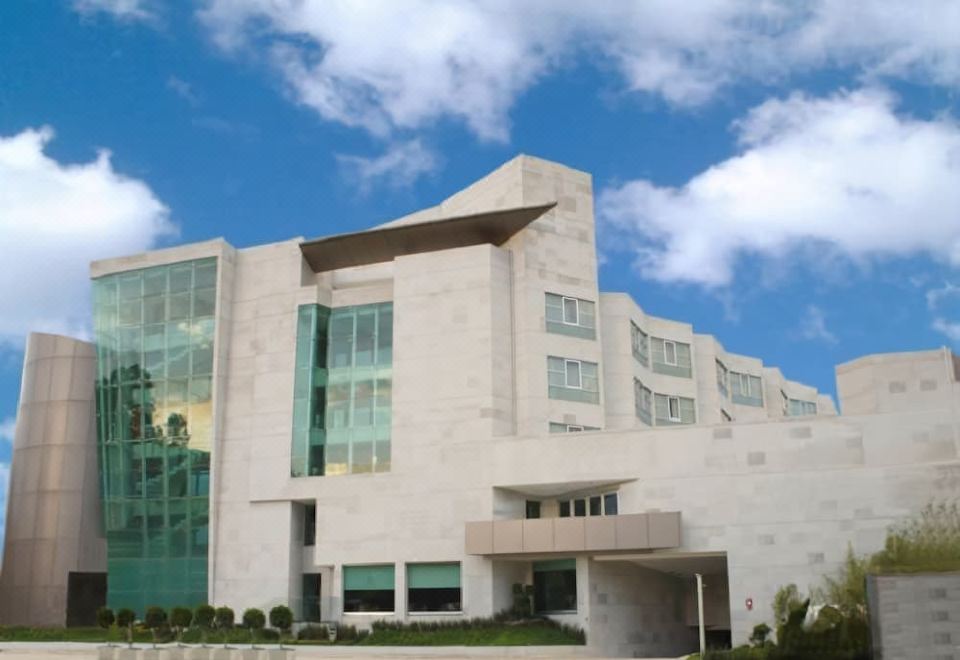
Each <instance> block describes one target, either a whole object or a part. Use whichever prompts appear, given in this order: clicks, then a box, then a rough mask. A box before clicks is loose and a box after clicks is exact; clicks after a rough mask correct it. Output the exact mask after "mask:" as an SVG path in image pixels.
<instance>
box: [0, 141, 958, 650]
mask: <svg viewBox="0 0 960 660" xmlns="http://www.w3.org/2000/svg"><path fill="white" fill-rule="evenodd" d="M542 204H554V206H553V207H552V208H551V209H550V210H547V211H545V212H544V213H543V214H542V215H541V216H540V217H539V218H537V219H536V220H534V221H532V222H531V223H530V224H528V225H526V226H525V227H524V228H522V229H519V230H518V231H516V232H515V233H513V235H512V236H511V237H510V238H509V239H508V240H506V241H505V242H502V243H499V244H494V243H491V242H488V241H483V240H476V241H469V240H466V239H464V240H462V241H460V243H459V244H456V245H450V246H448V247H445V248H442V249H433V250H429V251H417V250H416V249H414V248H416V246H411V245H407V244H401V243H402V241H400V240H399V239H397V238H396V236H398V235H399V234H398V233H397V232H400V231H402V230H403V228H404V227H412V226H416V225H417V223H423V222H434V221H444V220H445V219H449V218H452V217H457V216H464V215H470V214H477V213H488V212H492V211H503V210H508V209H515V208H519V207H531V206H539V205H542ZM388 229H389V231H388ZM377 232H380V233H379V234H378V233H377ZM377 236H379V237H381V238H382V240H383V241H384V244H385V245H388V246H389V247H390V248H391V249H394V250H395V251H396V254H395V256H394V257H393V258H392V259H390V260H387V261H382V262H379V263H372V264H368V265H362V266H355V267H351V268H343V269H340V270H334V271H323V270H322V268H321V269H318V270H317V271H314V269H313V268H311V267H310V266H309V265H308V264H307V262H306V260H305V259H304V256H303V254H302V251H301V250H302V247H301V246H302V243H303V241H302V239H292V240H289V241H284V242H280V243H275V244H271V245H264V246H258V247H252V248H246V249H234V248H232V247H230V246H229V245H227V244H226V243H224V242H223V241H219V240H218V241H212V242H208V243H203V244H198V245H194V246H184V247H181V248H173V249H170V250H163V251H158V252H153V253H148V254H144V255H137V256H134V257H127V258H123V259H116V260H109V261H105V262H98V263H95V264H94V265H93V269H92V271H93V275H94V277H98V276H102V275H106V274H110V273H116V272H123V271H127V270H130V269H136V268H143V267H147V266H152V265H157V264H161V263H172V262H176V261H181V260H186V259H195V258H199V257H208V256H217V257H218V259H219V261H220V263H221V268H220V275H219V280H218V286H219V293H218V299H217V342H216V346H217V355H216V359H215V366H214V385H213V389H214V400H215V422H214V428H215V433H214V436H215V441H214V447H213V473H212V476H211V511H210V539H209V584H208V593H209V600H210V602H212V603H215V604H224V603H225V604H230V605H231V606H232V607H234V608H235V609H237V610H238V611H239V610H242V609H243V608H247V607H259V608H262V609H268V608H269V607H271V606H273V605H275V604H278V603H285V604H290V605H291V606H292V607H293V608H294V610H295V611H296V612H298V614H299V613H301V612H303V611H305V607H306V603H305V601H304V594H303V591H302V590H303V579H302V576H303V575H304V574H305V573H307V574H315V575H319V576H320V577H319V582H320V591H319V594H316V596H317V597H318V600H319V610H320V612H321V617H322V618H323V619H327V620H330V619H332V620H338V621H341V622H343V623H347V624H353V625H360V626H365V625H368V624H369V623H370V622H371V621H372V620H375V619H377V618H387V619H396V620H407V621H413V620H430V619H450V618H458V617H477V616H490V615H492V614H494V613H495V612H497V611H499V610H502V609H504V608H505V607H509V606H510V605H511V602H512V587H513V585H514V584H516V583H530V582H531V581H532V582H534V583H536V565H537V562H542V561H546V560H555V559H565V560H569V559H572V560H574V561H575V567H576V568H575V581H576V587H575V593H574V594H571V596H572V598H573V600H574V601H575V604H574V605H573V606H572V607H569V608H567V609H566V610H565V611H563V612H554V613H552V616H555V617H556V618H558V619H559V620H561V621H564V622H568V623H574V624H576V625H579V626H581V627H583V628H584V629H585V630H586V631H587V635H588V639H589V640H590V643H591V644H592V650H593V651H594V652H598V653H609V654H627V655H633V654H639V655H650V654H671V653H672V654H680V653H683V652H687V651H691V650H693V649H694V647H695V645H696V634H695V630H694V628H693V626H694V625H695V623H696V619H695V615H691V610H690V604H691V602H692V601H691V595H692V589H693V586H692V585H693V580H694V574H695V573H701V574H703V575H705V576H706V578H705V580H706V583H707V585H708V592H707V595H706V600H707V613H706V619H707V624H708V626H709V628H710V629H711V634H719V635H723V634H729V636H730V638H731V639H732V640H733V642H735V643H739V642H743V641H745V640H746V638H747V636H748V635H749V634H750V630H751V629H752V627H753V626H754V625H755V624H757V623H760V622H762V621H765V620H766V621H769V619H770V612H771V609H770V607H771V603H772V599H773V596H774V594H775V592H776V590H777V588H778V587H779V586H781V585H783V584H787V583H790V582H793V583H796V584H798V586H800V587H801V588H806V587H809V586H813V585H815V584H817V583H818V582H819V581H820V579H821V578H822V576H824V575H825V574H829V573H831V572H833V571H834V570H835V569H836V568H837V567H838V566H839V565H840V564H841V562H842V560H843V557H844V553H845V552H846V549H847V547H848V545H851V546H852V547H853V548H854V550H855V551H857V552H872V551H875V550H877V549H878V548H879V547H880V546H881V545H882V542H883V539H884V535H885V532H886V529H887V527H888V526H889V525H890V524H891V523H893V522H896V521H898V520H900V519H902V518H903V517H905V516H908V515H910V514H913V513H915V512H917V511H919V510H920V509H922V508H923V507H924V506H925V505H926V504H927V503H928V502H930V501H932V500H942V499H948V498H955V497H957V496H958V494H960V459H958V447H960V445H958V437H957V433H958V428H957V421H956V396H957V394H956V393H957V384H956V376H955V372H954V367H953V363H954V361H953V358H952V355H951V354H949V352H947V351H931V352H927V353H918V354H904V355H898V356H894V357H892V358H888V357H886V356H872V357H869V358H864V359H863V360H860V361H855V362H853V363H850V364H848V365H842V366H841V367H840V368H838V377H839V385H840V398H841V403H842V404H843V406H842V407H843V410H844V413H845V414H844V415H842V416H838V415H837V414H836V410H835V408H834V405H833V402H832V401H831V399H830V398H829V397H827V396H824V395H821V394H819V393H818V392H817V391H816V390H815V389H814V388H812V387H809V386H805V385H802V384H800V383H794V382H792V381H789V380H787V379H785V378H784V377H783V375H782V374H781V373H780V372H779V370H777V369H776V368H773V367H769V366H767V365H764V364H763V363H762V362H761V361H760V360H759V359H756V358H751V357H747V356H741V355H736V354H733V353H728V352H727V351H726V350H725V349H724V348H723V346H722V345H721V344H720V343H719V342H718V341H717V340H716V339H715V338H713V337H711V336H709V335H702V334H698V333H696V332H694V330H693V328H691V327H690V326H689V325H688V324H684V323H680V322H677V321H671V320H668V319H660V318H656V317H652V316H649V315H647V314H645V313H644V312H643V310H642V309H641V307H640V306H639V305H637V303H636V302H634V301H633V300H632V299H630V297H629V296H627V295H625V294H618V293H602V294H601V293H600V292H599V287H598V279H597V255H596V244H595V237H594V236H595V231H594V218H593V198H592V190H591V180H590V177H589V175H588V174H585V173H583V172H579V171H576V170H573V169H570V168H567V167H564V166H562V165H559V164H556V163H550V162H547V161H543V160H540V159H536V158H531V157H527V156H520V157H518V158H516V159H514V160H512V161H510V162H508V163H506V164H505V165H503V166H502V167H501V168H499V169H498V170H496V171H495V172H493V173H492V174H490V175H489V176H487V177H485V178H484V179H482V180H480V181H478V182H477V183H475V184H473V185H472V186H470V187H469V188H467V189H465V190H464V191H461V192H460V193H457V194H456V195H453V196H452V197H450V198H449V199H448V200H446V201H444V202H442V203H441V204H439V205H438V206H436V207H433V208H431V209H426V210H424V211H421V212H418V213H415V214H412V215H410V216H407V217H405V218H401V219H399V220H396V221H394V222H392V223H388V224H387V225H384V226H382V227H379V228H374V229H372V230H370V231H369V232H363V235H362V236H361V238H363V239H364V240H374V238H376V237H377ZM391 237H393V238H391ZM358 240H359V239H358ZM390 241H394V243H391V242H390ZM304 249H305V248H304ZM548 294H549V295H553V296H555V297H559V298H566V299H568V300H569V301H574V300H578V301H580V302H579V303H576V305H578V306H577V307H576V309H577V310H580V311H579V312H578V313H581V314H583V316H582V317H578V319H577V320H576V321H575V322H574V323H573V325H574V326H576V327H573V328H563V327H559V330H562V331H556V330H557V327H554V328H553V329H552V330H551V325H550V324H551V322H553V323H554V326H556V321H555V320H554V321H551V318H550V317H549V314H550V313H551V312H549V311H548V309H547V306H548V303H547V302H546V300H547V296H548ZM559 298H557V299H559ZM386 302H390V303H392V305H393V318H394V321H393V331H392V351H393V355H392V364H391V369H392V372H391V373H392V375H391V378H392V400H391V403H390V411H391V415H392V424H391V427H390V440H389V442H390V468H389V470H387V471H383V472H368V473H362V474H344V475H336V476H333V475H330V476H311V477H291V433H292V428H293V423H294V410H293V401H294V386H295V371H296V368H297V364H296V344H297V332H298V331H297V319H298V308H299V307H300V306H301V305H321V306H324V307H327V308H333V309H337V308H342V307H347V306H354V305H366V304H372V303H386ZM566 304H567V303H566V302H565V303H564V305H566ZM570 304H571V305H573V304H574V303H573V302H571V303H570ZM580 305H582V307H581V306H580ZM563 313H564V314H566V307H564V312H563ZM582 319H589V321H588V322H584V323H583V325H582V326H580V325H577V324H579V323H581V320H582ZM567 321H568V319H567V318H566V317H564V319H563V320H562V322H567ZM591 324H592V325H591ZM638 332H640V333H642V334H643V335H644V336H646V342H647V343H646V344H645V346H646V349H645V350H642V346H641V345H640V344H638V343H637V342H638V341H641V340H640V339H639V335H638V334H637V333H638ZM551 358H552V359H553V360H552V361H551ZM558 359H559V360H560V362H559V364H562V365H563V369H565V370H567V369H573V371H569V372H567V371H565V374H564V376H563V378H566V379H567V380H565V381H564V382H563V383H562V384H561V386H560V387H559V388H558V383H557V382H556V381H555V380H551V379H555V378H556V374H552V375H551V372H550V370H551V369H552V368H553V367H552V366H551V365H554V364H558V362H557V360H558ZM565 361H573V362H576V363H577V365H578V366H574V367H569V366H567V363H566V362H565ZM591 365H595V367H592V366H591ZM591 369H593V370H595V374H596V382H597V383H598V388H597V390H595V391H592V392H591V391H588V390H589V389H590V385H588V383H589V381H590V378H591V377H590V374H591V373H592V372H591ZM571 374H573V375H572V376H571ZM571 379H573V380H575V384H576V385H577V387H572V388H571V387H568V385H569V383H570V382H572V380H571ZM735 381H736V382H735ZM894 382H896V383H901V382H902V383H904V385H903V389H904V392H905V393H906V394H905V395H904V396H900V395H898V393H895V392H893V389H896V390H898V392H899V390H900V385H897V386H896V387H894V385H892V384H891V383H894ZM930 383H935V386H931V384H930ZM643 388H646V389H647V390H648V391H649V401H648V403H649V406H648V407H647V408H644V407H643V406H642V405H640V403H642V402H643V400H644V399H643V396H642V395H643ZM877 388H880V389H881V390H884V391H885V392H887V393H886V394H883V395H882V396H880V395H877V394H876V393H875V390H876V389H877ZM891 388H893V389H891ZM872 393H873V394H872ZM898 396H899V398H897V397H898ZM638 397H639V398H638ZM848 407H849V408H850V409H849V410H848ZM851 411H852V412H853V413H854V414H850V413H851ZM24 423H25V422H23V421H21V422H20V424H24ZM18 429H19V427H18ZM561 429H562V430H563V431H569V432H563V433H560V432H552V431H557V430H561ZM581 429H582V430H581ZM574 431H577V432H574ZM19 434H20V431H19V430H18V438H19ZM90 442H93V440H90ZM15 469H16V470H18V471H19V470H20V469H21V468H20V467H19V466H17V465H16V463H15ZM94 499H95V498H94ZM531 505H533V506H534V509H535V510H536V511H537V513H538V514H539V515H540V516H541V517H543V518H550V517H555V518H559V517H561V516H563V513H564V511H568V512H569V513H570V514H571V517H570V518H565V519H564V522H562V523H560V522H557V523H556V524H555V525H553V526H552V527H550V528H551V529H552V530H553V531H552V532H551V533H552V534H553V538H552V545H551V544H549V543H548V540H547V539H546V537H543V538H541V539H539V540H537V539H535V538H533V537H530V538H529V539H528V541H529V542H530V544H529V545H528V546H526V548H525V546H524V543H523V536H522V535H523V530H524V524H523V523H522V522H521V519H524V518H525V517H526V516H527V515H528V511H530V510H531V509H530V507H531ZM11 506H12V507H13V506H15V505H14V504H13V502H11ZM314 506H315V511H316V514H315V520H316V523H315V526H316V529H315V532H316V533H315V543H314V544H313V545H308V546H305V545H304V524H305V523H304V521H305V519H306V518H307V512H308V511H312V510H313V507H314ZM581 509H582V512H583V513H584V514H586V513H587V512H588V511H589V512H593V511H594V509H595V510H596V513H598V514H599V513H604V514H606V515H605V516H601V517H600V518H596V519H594V518H593V517H591V516H584V517H585V518H586V519H587V521H589V525H587V523H584V524H583V525H581V527H580V529H581V531H579V532H577V530H576V529H575V528H576V526H577V524H578V523H577V518H578V517H579V513H578V511H579V510H581ZM655 512H659V513H670V514H671V515H670V516H654V515H650V516H647V517H643V516H640V517H639V518H635V519H634V520H641V519H642V520H645V521H647V522H646V523H644V524H647V525H648V526H649V525H650V524H652V523H651V522H650V521H655V520H667V519H669V520H674V519H675V518H676V517H678V518H679V521H680V530H679V531H680V533H679V535H678V537H677V538H676V540H675V541H671V542H670V544H669V545H668V546H667V547H660V546H657V547H658V548H659V549H651V548H652V546H650V545H649V544H648V545H643V543H642V542H647V541H649V537H651V536H655V535H656V534H660V533H661V531H662V530H661V531H657V532H656V533H655V534H654V533H652V532H651V530H650V529H649V528H647V529H646V531H645V532H644V533H646V534H647V538H646V540H644V539H641V538H640V536H638V535H639V534H641V533H640V532H638V531H637V528H636V527H635V526H634V527H631V526H630V525H626V524H624V525H610V524H609V523H604V522H603V520H602V518H605V517H607V516H609V515H613V514H614V513H617V515H620V516H622V517H623V518H624V520H625V521H626V520H627V518H628V516H630V515H634V514H645V513H655ZM21 515H22V513H21V511H19V510H18V509H12V510H11V514H10V515H9V516H8V520H11V521H13V520H14V519H15V518H17V517H18V516H21ZM531 515H532V514H531ZM509 521H516V523H509ZM498 522H499V523H503V522H508V524H506V525H501V526H500V527H499V528H502V529H504V530H507V529H513V528H514V527H516V528H517V529H518V530H519V532H518V533H519V534H520V537H519V539H520V545H519V546H515V547H519V550H518V551H517V552H492V553H487V552H484V551H482V550H477V549H476V548H471V547H470V543H469V539H468V538H467V530H468V529H471V528H472V527H471V525H470V524H469V523H498ZM13 524H14V523H13V522H11V525H13ZM528 527H529V530H530V531H529V533H530V534H538V533H539V534H543V533H546V532H544V530H545V529H547V526H544V525H539V526H538V525H529V526H528ZM588 527H589V529H588ZM495 528H498V527H497V526H496V525H493V526H491V527H490V529H495ZM535 528H536V529H535ZM591 530H592V531H591ZM577 533H579V534H580V537H579V538H580V539H581V540H582V542H583V546H582V549H575V550H558V548H571V547H578V546H575V545H570V544H571V543H576V542H577V541H576V539H575V538H574V539H573V540H571V538H573V537H570V536H562V535H563V534H568V535H569V534H574V535H576V534H577ZM618 534H621V536H618ZM631 535H633V536H631ZM670 538H674V537H670ZM597 539H600V540H597ZM514 542H516V539H514ZM536 543H540V545H536ZM8 545H9V537H8ZM494 545H495V544H494ZM537 547H539V548H541V549H540V550H534V549H533V548H537ZM548 548H549V550H547V549H548ZM424 562H458V563H459V567H460V591H461V603H462V605H461V608H460V610H459V611H454V612H434V613H420V612H413V611H411V610H410V608H409V607H408V598H407V593H408V590H407V566H408V565H410V564H417V563H424ZM370 564H377V565H382V564H391V565H393V566H394V567H395V582H394V585H393V586H394V592H395V606H394V608H393V610H392V611H391V612H389V613H384V612H378V613H369V612H349V611H345V609H346V608H345V603H344V599H343V596H344V589H345V584H344V577H343V576H344V570H343V569H344V566H357V565H370ZM5 572H6V571H5ZM23 579H24V580H25V584H27V583H30V584H36V585H39V584H40V583H39V582H37V580H35V579H34V578H32V577H31V578H23ZM748 600H749V601H750V602H752V608H750V607H747V605H746V603H747V601H748ZM694 611H695V610H694ZM727 631H729V632H727Z"/></svg>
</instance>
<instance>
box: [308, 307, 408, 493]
mask: <svg viewBox="0 0 960 660" xmlns="http://www.w3.org/2000/svg"><path fill="white" fill-rule="evenodd" d="M296 346H297V349H296V365H297V366H296V372H295V377H294V402H293V418H294V419H293V446H292V451H291V466H290V470H291V474H292V475H293V476H295V477H301V476H320V475H334V474H344V473H348V472H371V471H372V472H384V471H387V470H389V469H390V425H391V414H390V406H391V399H392V395H391V386H392V359H393V352H392V346H393V304H392V303H376V304H372V305H358V306H354V307H340V308H337V309H332V310H331V309H328V308H326V307H322V306H320V305H301V306H300V308H299V311H298V317H297V342H296Z"/></svg>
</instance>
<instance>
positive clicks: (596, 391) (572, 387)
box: [547, 356, 600, 403]
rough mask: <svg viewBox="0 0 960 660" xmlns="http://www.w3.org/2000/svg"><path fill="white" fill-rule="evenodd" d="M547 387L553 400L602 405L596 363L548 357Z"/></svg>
mask: <svg viewBox="0 0 960 660" xmlns="http://www.w3.org/2000/svg"><path fill="white" fill-rule="evenodd" d="M547 387H548V395H549V397H550V398H551V399H562V400H565V401H580V402H583V403H600V379H599V372H598V368H597V364H596V362H584V361H582V360H572V359H568V358H561V357H555V356H549V357H547Z"/></svg>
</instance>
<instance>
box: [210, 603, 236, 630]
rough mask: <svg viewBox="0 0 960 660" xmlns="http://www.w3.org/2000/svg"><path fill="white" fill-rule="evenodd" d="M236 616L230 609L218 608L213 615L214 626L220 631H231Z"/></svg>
mask: <svg viewBox="0 0 960 660" xmlns="http://www.w3.org/2000/svg"><path fill="white" fill-rule="evenodd" d="M233 620H234V614H233V610H232V609H230V608H229V607H226V606H223V607H218V608H217V609H216V611H215V612H214V615H213V622H214V625H216V627H217V628H218V629H219V630H230V629H231V628H233Z"/></svg>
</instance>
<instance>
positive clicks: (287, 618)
mask: <svg viewBox="0 0 960 660" xmlns="http://www.w3.org/2000/svg"><path fill="white" fill-rule="evenodd" d="M270 625H271V626H272V627H273V628H276V629H277V630H279V631H280V646H283V635H284V633H288V632H289V631H290V628H291V627H292V626H293V610H291V609H290V608H289V607H287V606H286V605H277V606H276V607H274V608H273V609H271V610H270Z"/></svg>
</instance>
